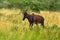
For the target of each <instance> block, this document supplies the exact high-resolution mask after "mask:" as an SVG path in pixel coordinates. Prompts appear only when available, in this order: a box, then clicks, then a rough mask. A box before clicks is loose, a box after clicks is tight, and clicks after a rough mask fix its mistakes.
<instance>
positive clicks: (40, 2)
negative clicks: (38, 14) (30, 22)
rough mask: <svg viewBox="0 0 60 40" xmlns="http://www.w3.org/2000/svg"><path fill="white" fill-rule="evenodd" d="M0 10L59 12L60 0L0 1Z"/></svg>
mask: <svg viewBox="0 0 60 40" xmlns="http://www.w3.org/2000/svg"><path fill="white" fill-rule="evenodd" d="M0 8H20V9H22V10H33V11H40V10H50V11H59V10H60V0H57V1H56V0H0Z"/></svg>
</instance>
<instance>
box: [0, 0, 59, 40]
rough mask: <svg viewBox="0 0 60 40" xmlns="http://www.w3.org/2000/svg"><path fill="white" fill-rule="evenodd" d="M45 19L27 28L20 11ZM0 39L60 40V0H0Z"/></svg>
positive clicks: (27, 25)
mask: <svg viewBox="0 0 60 40" xmlns="http://www.w3.org/2000/svg"><path fill="white" fill-rule="evenodd" d="M24 10H27V12H28V13H29V14H32V13H34V14H38V15H41V16H43V17H44V19H45V21H44V22H45V23H44V25H45V28H42V26H40V24H38V25H35V24H34V25H33V28H32V29H31V30H30V29H29V22H28V20H27V19H26V20H25V21H22V18H23V14H22V11H24ZM0 40H60V0H0Z"/></svg>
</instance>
